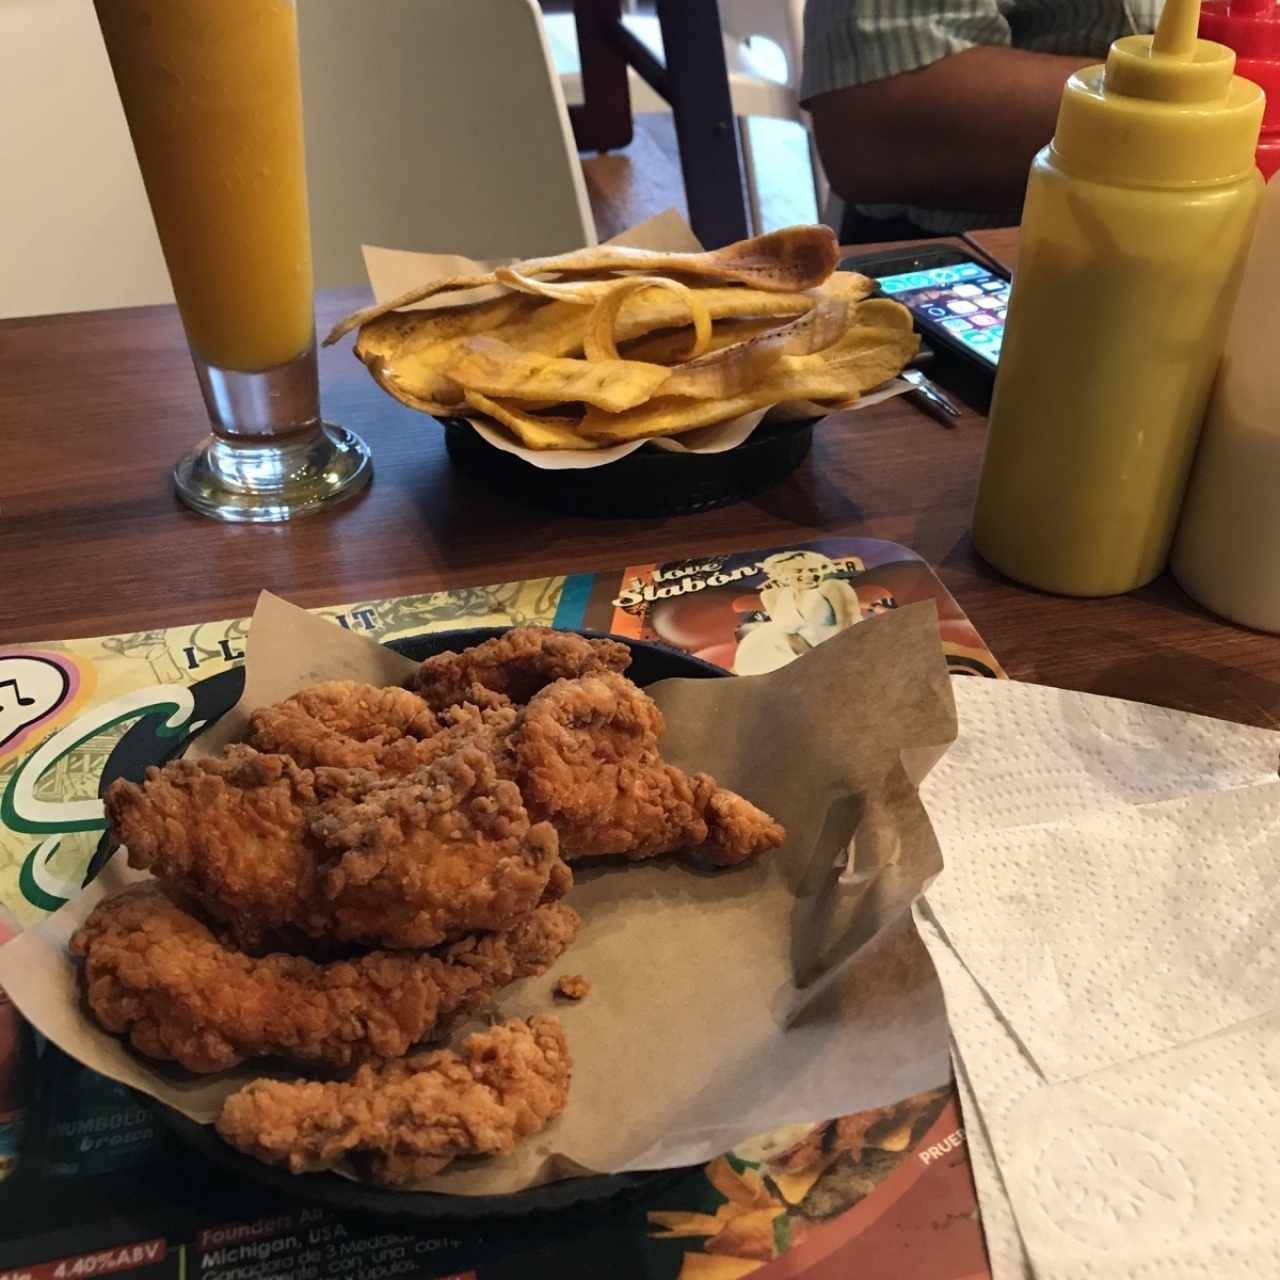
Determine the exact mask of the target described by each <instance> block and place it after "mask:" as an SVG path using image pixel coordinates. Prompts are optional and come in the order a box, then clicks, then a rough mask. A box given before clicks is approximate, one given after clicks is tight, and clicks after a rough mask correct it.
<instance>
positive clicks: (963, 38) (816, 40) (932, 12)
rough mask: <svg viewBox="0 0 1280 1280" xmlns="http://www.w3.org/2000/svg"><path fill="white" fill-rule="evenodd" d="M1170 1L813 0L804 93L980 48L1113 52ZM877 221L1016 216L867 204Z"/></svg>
mask: <svg viewBox="0 0 1280 1280" xmlns="http://www.w3.org/2000/svg"><path fill="white" fill-rule="evenodd" d="M1162 5H1163V0H808V3H807V4H806V5H805V15H804V28H805V41H804V55H805V56H804V77H803V80H802V83H801V87H800V97H801V100H802V101H805V102H807V101H808V100H809V99H811V98H816V97H818V96H819V95H820V94H823V93H830V92H831V91H832V90H834V89H844V88H847V87H848V86H850V85H855V84H867V83H868V82H870V81H872V80H883V79H885V78H886V77H887V76H894V75H898V74H899V73H901V72H904V71H915V70H917V69H919V68H920V67H927V66H928V65H929V64H930V63H931V62H937V61H938V59H939V58H945V57H946V56H947V55H948V54H951V53H960V52H961V51H962V50H964V49H972V48H973V47H974V46H975V45H1008V46H1010V47H1012V48H1015V49H1030V50H1032V51H1034V52H1036V53H1059V54H1073V55H1077V56H1080V57H1096V58H1097V59H1098V60H1099V61H1101V60H1102V59H1104V58H1105V57H1106V55H1107V49H1108V48H1109V46H1110V45H1111V42H1112V41H1113V40H1115V39H1116V38H1117V37H1119V36H1123V35H1130V34H1132V33H1133V32H1135V31H1143V32H1145V31H1152V30H1154V29H1155V24H1156V19H1157V18H1158V17H1159V15H1160V9H1161V7H1162ZM860 207H861V208H862V212H863V213H866V214H867V215H868V216H869V217H873V218H888V217H894V216H902V217H907V218H910V219H911V221H912V222H914V223H915V224H916V225H917V226H920V227H924V228H925V229H927V230H930V231H940V232H945V233H952V232H956V231H964V230H967V229H969V228H971V227H998V226H1007V225H1008V224H1010V223H1012V222H1016V221H1017V220H1018V219H1017V214H1016V213H1013V212H1010V211H1007V210H1005V211H1000V210H995V211H992V212H990V213H982V212H971V211H968V210H944V209H913V208H907V207H905V206H903V205H869V206H860Z"/></svg>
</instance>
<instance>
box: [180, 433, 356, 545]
mask: <svg viewBox="0 0 1280 1280" xmlns="http://www.w3.org/2000/svg"><path fill="white" fill-rule="evenodd" d="M372 475H373V458H372V456H371V455H370V453H369V446H368V445H367V444H365V442H364V441H363V440H361V439H360V437H359V436H358V435H356V434H355V433H354V432H352V431H348V430H347V429H346V428H345V427H335V426H330V425H329V424H328V423H323V424H322V425H321V426H320V427H319V429H318V430H316V431H310V432H307V433H305V434H303V435H299V436H295V437H293V438H292V439H277V440H274V441H272V442H270V443H257V444H252V443H248V442H246V443H244V444H234V445H233V444H228V443H227V441H225V440H222V439H220V438H219V437H217V436H209V437H208V438H207V439H205V440H204V441H203V442H202V443H201V444H200V446H199V447H198V448H197V449H195V450H193V451H192V452H191V453H189V454H187V456H186V457H185V458H183V459H182V461H181V462H179V463H178V465H177V466H176V467H175V468H174V472H173V482H174V485H175V487H176V488H177V490H178V497H180V498H181V499H182V501H183V502H185V503H186V504H187V506H189V507H193V508H194V509H195V510H196V511H199V512H200V513H201V514H202V515H206V516H213V517H215V518H216V519H218V520H232V521H239V522H244V523H255V524H264V523H273V522H277V521H281V520H292V519H295V518H297V517H298V516H304V515H310V514H311V512H313V511H319V510H321V509H322V508H324V507H331V506H333V505H334V504H335V503H338V502H342V501H344V500H345V499H347V498H351V497H354V496H355V495H356V494H357V493H359V492H360V491H361V490H362V489H363V488H364V487H365V485H367V484H368V483H369V480H370V478H371V477H372Z"/></svg>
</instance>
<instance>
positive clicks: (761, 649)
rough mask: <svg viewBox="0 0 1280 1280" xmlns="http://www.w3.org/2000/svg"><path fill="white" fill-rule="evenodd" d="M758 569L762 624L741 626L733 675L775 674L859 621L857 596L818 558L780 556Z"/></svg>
mask: <svg viewBox="0 0 1280 1280" xmlns="http://www.w3.org/2000/svg"><path fill="white" fill-rule="evenodd" d="M760 567H761V569H762V570H763V571H764V575H765V581H764V585H763V586H762V587H761V588H760V602H761V604H762V605H763V606H764V611H765V612H766V613H767V614H768V619H767V620H762V621H759V622H754V623H749V624H747V627H746V628H745V629H744V631H743V633H742V635H741V637H740V639H739V641H738V651H737V654H736V655H735V656H734V660H733V670H734V672H735V674H737V675H740V676H754V675H763V674H764V673H765V672H766V671H776V670H777V669H778V668H779V667H783V666H786V664H787V663H788V662H791V661H793V660H794V659H795V658H797V657H799V656H800V654H802V653H805V652H806V651H807V650H809V649H812V648H813V647H814V646H815V645H819V644H821V643H822V642H823V641H824V640H829V639H830V638H831V637H832V636H834V635H837V634H838V633H839V632H841V631H844V630H846V629H847V628H848V627H851V626H853V624H854V623H855V622H861V621H862V610H861V609H860V607H859V605H858V593H857V592H856V591H855V590H854V589H853V587H852V586H851V585H850V584H849V583H848V581H846V580H845V579H844V578H842V577H840V576H839V574H840V568H839V566H838V565H836V564H835V563H834V561H832V560H830V559H828V558H827V557H826V556H824V555H822V554H821V553H820V552H817V551H783V552H780V553H779V554H778V555H773V556H769V557H767V558H766V559H765V560H764V561H762V563H761V566H760Z"/></svg>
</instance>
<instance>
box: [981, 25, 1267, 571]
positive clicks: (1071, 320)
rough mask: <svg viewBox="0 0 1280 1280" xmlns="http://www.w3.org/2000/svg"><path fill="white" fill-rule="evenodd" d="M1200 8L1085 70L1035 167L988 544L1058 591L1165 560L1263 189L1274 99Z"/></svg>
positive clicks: (1007, 344) (987, 518) (986, 548)
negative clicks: (1266, 127) (1200, 22)
mask: <svg viewBox="0 0 1280 1280" xmlns="http://www.w3.org/2000/svg"><path fill="white" fill-rule="evenodd" d="M1199 8H1200V6H1199V0H1189V2H1188V0H1167V3H1166V5H1165V8H1164V12H1163V14H1162V16H1161V19H1160V25H1159V27H1158V28H1157V30H1156V33H1155V35H1154V36H1125V37H1122V38H1121V39H1119V40H1117V41H1116V42H1115V43H1114V44H1113V45H1112V46H1111V50H1110V53H1109V54H1108V55H1107V62H1106V66H1105V67H1102V66H1095V67H1086V68H1085V69H1084V70H1082V71H1079V72H1077V73H1076V74H1075V75H1073V76H1072V77H1071V79H1070V80H1069V81H1068V82H1067V87H1066V90H1065V92H1064V94H1063V98H1062V106H1061V108H1060V109H1059V113H1058V125H1057V131H1056V133H1055V135H1054V138H1053V141H1052V142H1051V143H1050V144H1049V146H1047V147H1046V148H1045V149H1044V150H1043V151H1041V152H1040V154H1039V155H1038V156H1036V158H1035V161H1034V163H1033V164H1032V167H1031V176H1030V179H1029V181H1028V184H1027V199H1026V205H1025V208H1024V212H1023V223H1022V238H1021V244H1020V247H1019V253H1018V265H1017V270H1016V272H1015V279H1014V285H1013V294H1012V297H1011V299H1010V305H1009V318H1008V323H1007V326H1006V330H1005V338H1004V345H1003V349H1002V352H1001V357H1000V368H999V372H998V374H997V376H996V385H995V393H994V396H993V399H992V405H991V424H990V429H989V432H988V436H987V448H986V455H985V457H984V458H983V464H982V478H981V481H980V482H979V486H978V499H977V505H976V508H975V512H974V523H973V538H974V543H975V545H976V547H977V549H978V551H979V552H980V553H981V554H982V556H983V557H984V558H985V559H986V560H987V561H989V562H990V563H991V564H992V565H993V566H995V568H997V569H999V570H1001V571H1002V572H1003V573H1006V574H1008V575H1009V577H1011V578H1015V579H1017V580H1018V581H1019V582H1023V583H1026V584H1027V585H1028V586H1032V587H1039V588H1040V589H1042V590H1045V591H1053V592H1058V593H1061V594H1063V595H1074V596H1105V595H1114V594H1117V593H1119V592H1123V591H1130V590H1132V589H1133V588H1135V587H1139V586H1141V585H1142V584H1143V583H1145V582H1149V581H1150V580H1151V579H1152V578H1154V577H1155V576H1156V574H1158V573H1159V572H1160V570H1161V569H1162V568H1163V567H1164V564H1165V561H1166V559H1167V558H1168V554H1169V544H1170V541H1171V539H1172V537H1173V531H1174V525H1175V523H1176V521H1177V517H1178V508H1179V506H1180V504H1181V501H1182V494H1183V490H1184V488H1185V486H1186V481H1187V472H1188V469H1189V468H1190V465H1191V459H1192V456H1193V454H1194V452H1195V447H1196V438H1197V436H1198V434H1199V431H1200V423H1201V419H1202V418H1203V416H1204V411H1205V405H1206V402H1207V400H1208V397H1209V391H1210V388H1211V386H1212V383H1213V376H1214V370H1215V369H1216V367H1217V363H1218V359H1219V356H1220V355H1221V352H1222V347H1223V343H1224V341H1225V336H1226V328H1227V322H1228V320H1229V319H1230V316H1231V310H1232V305H1233V303H1234V301H1235V295H1236V290H1237V288H1238V286H1239V282H1240V274H1241V270H1242V266H1243V261H1244V256H1245V252H1246V249H1247V247H1248V243H1249V237H1250V233H1251V230H1252V226H1253V220H1254V216H1255V214H1256V211H1257V207H1258V200H1259V197H1260V195H1261V192H1262V178H1261V175H1260V174H1259V173H1258V171H1257V169H1256V168H1255V167H1254V148H1255V147H1256V146H1257V142H1258V131H1259V128H1260V126H1261V122H1262V108H1263V97H1262V91H1261V90H1260V89H1259V88H1258V87H1257V86H1256V85H1254V84H1252V83H1250V82H1249V81H1247V80H1243V79H1241V78H1240V77H1239V76H1236V75H1235V74H1234V69H1235V55H1234V54H1233V53H1232V52H1231V50H1230V49H1228V48H1227V47H1226V46H1225V45H1220V44H1215V43H1213V42H1212V41H1208V40H1198V39H1197V38H1196V34H1195V33H1196V24H1197V19H1198V17H1199Z"/></svg>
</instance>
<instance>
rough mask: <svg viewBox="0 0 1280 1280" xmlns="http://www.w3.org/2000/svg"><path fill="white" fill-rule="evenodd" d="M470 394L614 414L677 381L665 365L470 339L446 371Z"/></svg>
mask: <svg viewBox="0 0 1280 1280" xmlns="http://www.w3.org/2000/svg"><path fill="white" fill-rule="evenodd" d="M444 376H445V377H447V378H450V379H452V380H453V381H454V382H456V383H457V384H458V385H459V386H461V387H462V388H464V389H465V390H466V391H468V392H471V391H479V392H482V393H483V394H484V395H486V396H503V397H506V398H507V399H511V400H522V401H526V400H534V401H543V402H548V401H549V402H551V403H552V404H555V403H557V402H559V401H563V400H581V401H582V402H583V403H584V404H590V405H594V406H595V407H596V408H598V409H605V410H607V411H608V412H610V413H620V412H621V411H622V410H624V409H632V408H634V407H635V406H636V405H640V404H644V402H645V401H646V400H648V399H649V398H650V397H651V396H652V395H653V393H654V392H655V391H656V390H657V389H658V388H659V387H660V386H662V384H663V383H664V382H666V381H667V380H668V379H669V378H670V377H671V370H670V369H667V368H666V367H665V366H663V365H660V364H642V363H641V362H640V361H638V360H617V359H613V360H596V361H591V360H572V359H569V358H567V357H564V356H544V355H541V354H539V353H538V352H535V351H519V350H517V349H516V348H515V347H513V346H511V345H510V344H509V343H506V342H502V341H500V340H499V339H497V338H491V337H487V336H480V337H475V338H468V339H467V340H466V341H465V342H463V344H462V345H461V346H460V347H459V348H458V350H457V352H456V353H455V354H454V356H453V358H452V359H451V360H450V362H449V363H448V364H447V365H446V366H445V368H444Z"/></svg>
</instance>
